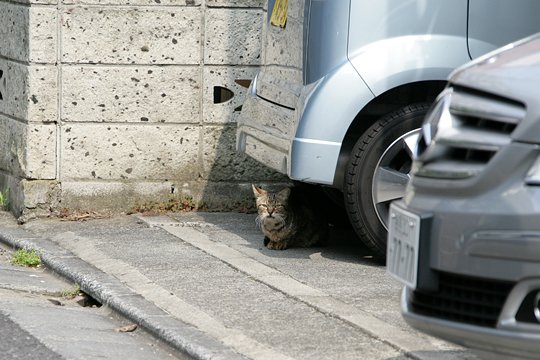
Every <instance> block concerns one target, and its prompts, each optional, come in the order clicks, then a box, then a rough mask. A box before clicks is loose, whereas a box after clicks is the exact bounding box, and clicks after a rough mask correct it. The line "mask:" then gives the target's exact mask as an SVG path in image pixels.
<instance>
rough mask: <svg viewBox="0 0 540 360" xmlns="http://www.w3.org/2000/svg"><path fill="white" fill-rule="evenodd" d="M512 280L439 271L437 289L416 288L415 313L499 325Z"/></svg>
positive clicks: (414, 295) (473, 323) (493, 325)
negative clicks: (428, 290)
mask: <svg viewBox="0 0 540 360" xmlns="http://www.w3.org/2000/svg"><path fill="white" fill-rule="evenodd" d="M513 285H514V284H513V283H512V282H505V281H496V280H489V279H481V278H473V277H468V276H461V275H453V274H448V273H439V290H438V291H437V292H424V291H418V290H417V291H414V292H413V295H412V298H411V306H412V310H413V312H414V313H416V314H419V315H425V316H430V317H435V318H440V319H445V320H451V321H457V322H460V323H467V324H472V325H477V326H484V327H495V325H496V324H497V319H498V317H499V314H500V312H501V310H502V307H503V305H504V302H505V300H506V298H507V296H508V294H509V293H510V290H511V289H512V287H513Z"/></svg>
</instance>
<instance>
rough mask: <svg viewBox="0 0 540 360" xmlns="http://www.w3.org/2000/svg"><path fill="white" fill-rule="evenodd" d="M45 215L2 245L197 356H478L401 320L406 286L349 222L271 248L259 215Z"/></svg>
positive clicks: (4, 218) (6, 232) (3, 228)
mask: <svg viewBox="0 0 540 360" xmlns="http://www.w3.org/2000/svg"><path fill="white" fill-rule="evenodd" d="M71 220H72V221H66V219H37V220H33V221H30V222H28V223H26V224H24V225H18V224H17V222H16V221H15V219H14V218H13V217H12V216H11V215H10V214H9V213H5V212H0V241H1V242H3V243H4V244H6V245H9V246H10V247H13V248H32V249H35V250H37V251H39V252H40V253H41V258H42V261H43V263H44V265H45V266H46V267H47V268H48V269H50V270H52V271H53V272H55V273H56V274H58V275H60V276H61V277H63V278H64V279H65V280H66V281H69V282H70V283H74V284H77V285H79V286H80V288H81V290H82V291H84V292H85V293H86V294H88V295H90V296H91V297H92V298H94V299H96V300H97V301H98V302H100V303H101V304H103V305H106V307H107V308H109V309H112V310H113V311H114V312H116V313H118V314H120V315H121V316H123V317H124V318H125V319H128V320H129V321H131V322H133V323H135V324H137V325H138V326H140V327H141V328H143V329H145V330H146V331H148V332H149V333H150V334H152V335H153V336H155V337H156V338H158V339H159V340H160V341H162V342H164V343H165V344H167V345H168V346H170V347H172V348H173V349H176V350H177V351H178V352H179V353H181V354H184V355H187V356H189V357H191V358H194V359H227V360H229V359H257V360H259V359H260V360H267V359H268V360H270V359H272V360H275V359H368V360H369V359H388V360H390V359H392V360H401V359H476V357H475V356H474V355H473V354H472V353H471V352H469V351H468V350H466V349H463V348H460V347H458V346H456V345H453V344H449V343H446V342H444V341H441V340H439V339H435V338H432V337H429V336H427V335H424V334H422V333H419V332H417V331H415V330H413V329H412V328H410V327H409V326H408V325H407V324H406V323H405V322H404V321H403V319H402V318H401V315H400V313H399V301H400V292H401V285H400V284H398V283H397V282H396V281H394V280H393V279H392V278H391V277H390V276H389V275H388V274H387V273H386V270H385V268H384V266H381V265H380V264H377V263H376V262H374V261H373V260H372V259H371V256H370V253H369V250H367V249H366V248H365V247H363V246H362V245H361V244H358V242H357V241H352V240H351V239H353V238H354V236H352V234H351V233H350V230H349V229H346V228H345V229H341V228H334V229H332V232H331V240H330V244H329V245H328V246H326V247H315V248H308V249H287V250H285V251H272V250H268V249H266V248H265V247H264V246H263V244H262V235H261V233H260V231H259V230H258V229H257V228H256V226H255V217H254V215H252V214H238V213H197V212H193V213H174V214H172V213H171V214H166V215H159V216H143V215H138V214H136V215H125V216H116V217H111V218H103V219H99V218H95V216H93V215H92V214H89V215H88V216H79V217H71Z"/></svg>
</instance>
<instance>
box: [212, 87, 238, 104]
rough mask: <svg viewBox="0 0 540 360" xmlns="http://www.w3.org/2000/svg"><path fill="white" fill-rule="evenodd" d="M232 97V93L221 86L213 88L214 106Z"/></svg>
mask: <svg viewBox="0 0 540 360" xmlns="http://www.w3.org/2000/svg"><path fill="white" fill-rule="evenodd" d="M233 97H234V93H233V92H232V91H231V90H229V89H227V88H225V87H223V86H214V104H223V103H224V102H227V101H229V100H231V99H232V98H233Z"/></svg>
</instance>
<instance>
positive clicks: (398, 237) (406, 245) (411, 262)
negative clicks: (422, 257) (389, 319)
mask: <svg viewBox="0 0 540 360" xmlns="http://www.w3.org/2000/svg"><path fill="white" fill-rule="evenodd" d="M388 220H389V221H388V223H389V226H388V243H387V246H386V249H387V250H386V269H387V271H388V272H389V273H390V274H391V275H392V276H393V277H395V278H396V279H398V280H399V281H401V282H402V283H404V284H406V285H407V286H408V287H410V288H412V289H415V288H416V285H417V276H418V252H419V249H418V244H419V242H420V216H418V215H416V214H413V213H411V212H409V211H406V210H403V209H401V208H400V207H398V206H396V205H395V204H391V205H390V216H389V219H388Z"/></svg>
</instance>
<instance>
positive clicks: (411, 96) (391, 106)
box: [334, 80, 446, 190]
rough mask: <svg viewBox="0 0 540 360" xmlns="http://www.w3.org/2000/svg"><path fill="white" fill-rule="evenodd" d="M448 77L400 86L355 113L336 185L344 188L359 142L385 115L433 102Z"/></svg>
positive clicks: (343, 145)
mask: <svg viewBox="0 0 540 360" xmlns="http://www.w3.org/2000/svg"><path fill="white" fill-rule="evenodd" d="M445 85H446V81H445V80H426V81H417V82H412V83H407V84H402V85H399V86H396V87H394V88H392V89H389V90H387V91H385V92H384V93H382V94H380V95H379V96H377V97H375V98H373V99H372V100H371V101H370V102H369V103H367V104H366V106H364V107H363V108H362V109H361V110H360V112H359V113H358V114H357V115H356V116H355V118H354V120H353V121H352V122H351V124H350V126H349V128H348V129H347V131H346V133H345V136H344V138H343V141H342V144H341V149H340V153H339V158H338V163H337V167H336V171H335V177H334V187H336V188H338V189H341V190H342V189H343V185H344V184H343V182H344V178H345V171H346V167H347V163H348V162H349V157H350V153H351V150H352V148H353V147H354V145H355V143H356V141H357V140H358V138H359V137H360V135H362V134H363V133H364V132H365V131H366V130H367V129H368V128H369V127H370V126H371V125H373V124H374V123H375V121H377V119H379V118H380V117H381V116H384V115H385V114H387V113H389V112H392V111H394V110H397V109H399V108H402V107H404V106H406V105H409V104H413V103H426V102H433V101H434V100H435V98H436V97H437V95H438V94H439V93H440V92H441V91H442V90H443V89H444V87H445Z"/></svg>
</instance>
